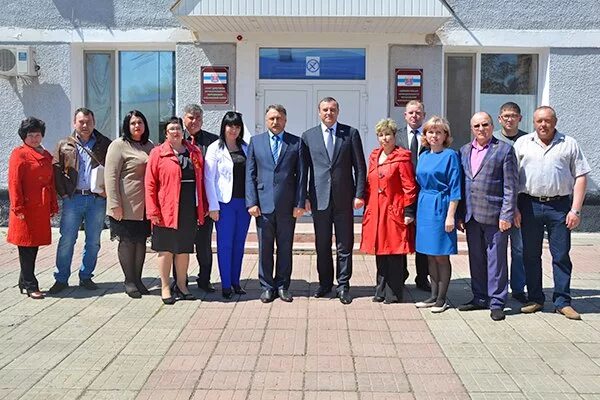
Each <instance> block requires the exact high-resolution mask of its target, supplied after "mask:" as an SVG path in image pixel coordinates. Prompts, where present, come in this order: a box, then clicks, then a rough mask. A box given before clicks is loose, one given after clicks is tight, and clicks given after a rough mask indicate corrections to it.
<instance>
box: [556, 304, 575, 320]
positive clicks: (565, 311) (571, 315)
mask: <svg viewBox="0 0 600 400" xmlns="http://www.w3.org/2000/svg"><path fill="white" fill-rule="evenodd" d="M556 312H557V313H559V314H562V315H564V316H565V317H567V318H568V319H573V320H576V321H579V320H581V315H580V314H579V313H578V312H577V311H575V309H574V308H573V307H571V306H564V307H563V308H557V309H556Z"/></svg>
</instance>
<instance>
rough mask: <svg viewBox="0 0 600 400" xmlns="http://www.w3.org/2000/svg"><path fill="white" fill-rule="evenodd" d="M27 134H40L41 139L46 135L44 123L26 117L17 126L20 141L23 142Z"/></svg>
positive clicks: (34, 118)
mask: <svg viewBox="0 0 600 400" xmlns="http://www.w3.org/2000/svg"><path fill="white" fill-rule="evenodd" d="M29 132H40V133H41V134H42V137H44V135H45V134H46V123H45V122H44V121H42V120H41V119H37V118H36V117H27V118H25V119H24V120H23V121H21V126H19V137H20V138H21V140H22V141H25V138H26V137H27V134H28V133H29Z"/></svg>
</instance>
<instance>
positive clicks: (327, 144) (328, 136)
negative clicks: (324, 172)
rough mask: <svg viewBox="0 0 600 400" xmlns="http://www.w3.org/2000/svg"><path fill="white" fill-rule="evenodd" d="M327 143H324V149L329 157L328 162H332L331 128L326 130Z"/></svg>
mask: <svg viewBox="0 0 600 400" xmlns="http://www.w3.org/2000/svg"><path fill="white" fill-rule="evenodd" d="M327 132H328V133H329V135H327V142H326V143H325V148H326V149H327V155H328V156H329V161H331V160H333V128H327Z"/></svg>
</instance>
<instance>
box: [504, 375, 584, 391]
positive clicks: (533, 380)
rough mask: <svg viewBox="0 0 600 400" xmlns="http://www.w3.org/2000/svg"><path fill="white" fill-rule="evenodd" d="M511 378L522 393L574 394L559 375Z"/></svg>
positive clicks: (517, 376) (513, 376) (516, 376)
mask: <svg viewBox="0 0 600 400" xmlns="http://www.w3.org/2000/svg"><path fill="white" fill-rule="evenodd" d="M511 377H512V378H513V380H514V381H515V382H516V383H517V385H519V387H520V388H521V391H522V392H523V393H526V392H531V393H575V389H573V388H572V387H571V386H570V385H569V383H567V381H565V380H564V379H563V377H561V376H559V375H518V374H512V375H511Z"/></svg>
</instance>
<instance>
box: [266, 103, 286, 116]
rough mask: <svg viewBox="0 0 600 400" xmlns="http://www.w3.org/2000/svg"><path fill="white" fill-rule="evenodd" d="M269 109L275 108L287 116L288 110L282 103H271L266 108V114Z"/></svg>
mask: <svg viewBox="0 0 600 400" xmlns="http://www.w3.org/2000/svg"><path fill="white" fill-rule="evenodd" d="M269 110H275V111H277V112H279V113H281V114H283V115H285V116H286V117H287V111H286V109H285V107H284V106H282V105H281V104H269V105H268V106H267V109H266V110H265V114H266V113H268V112H269Z"/></svg>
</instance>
